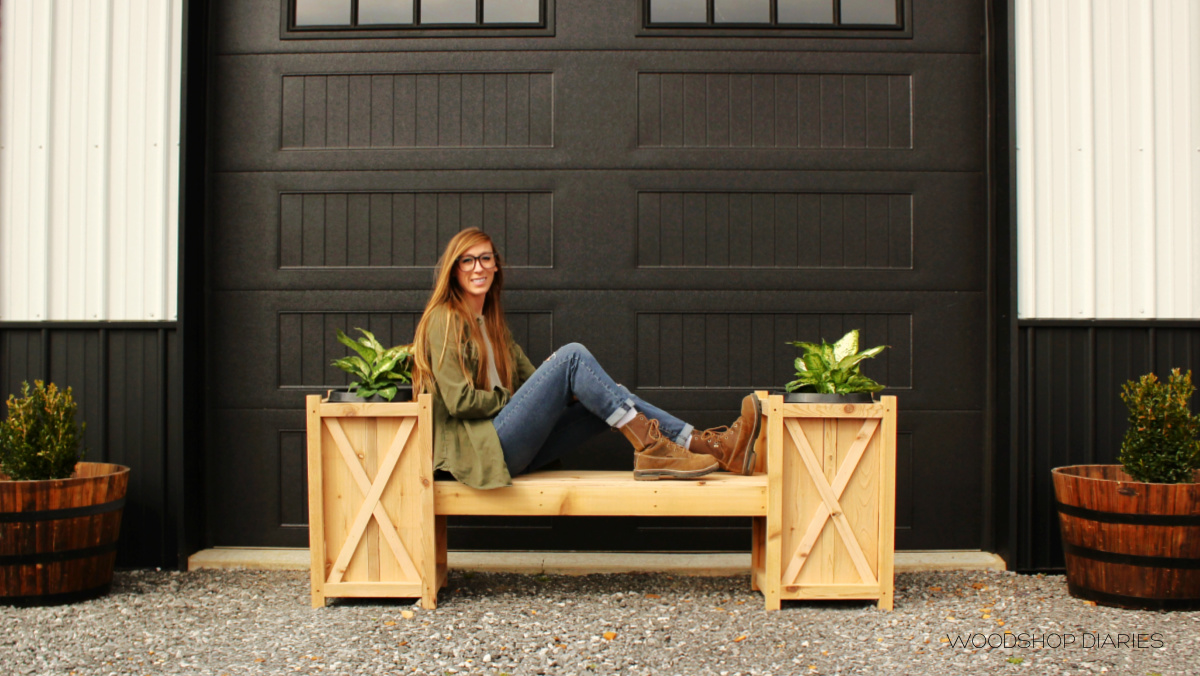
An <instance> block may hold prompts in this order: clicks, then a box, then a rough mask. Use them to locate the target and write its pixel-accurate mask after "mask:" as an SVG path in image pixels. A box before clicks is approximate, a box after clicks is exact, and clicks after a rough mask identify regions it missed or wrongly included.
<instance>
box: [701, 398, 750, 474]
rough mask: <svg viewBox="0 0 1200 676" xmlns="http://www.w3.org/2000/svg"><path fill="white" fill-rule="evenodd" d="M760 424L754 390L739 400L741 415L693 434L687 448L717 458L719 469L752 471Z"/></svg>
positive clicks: (746, 472) (743, 472) (736, 471)
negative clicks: (726, 424)
mask: <svg viewBox="0 0 1200 676" xmlns="http://www.w3.org/2000/svg"><path fill="white" fill-rule="evenodd" d="M761 425H762V404H761V403H759V401H758V397H756V396H754V395H753V394H751V395H749V396H748V397H746V398H745V399H743V400H742V416H741V417H740V418H738V419H737V420H735V421H733V424H732V425H730V426H728V427H724V426H722V427H714V428H712V429H709V430H704V431H703V432H700V433H699V434H693V435H692V442H691V444H689V445H688V450H689V451H691V452H692V453H706V454H708V455H711V456H712V457H714V458H716V459H717V462H718V463H720V464H721V469H723V470H725V471H726V472H733V473H734V474H753V473H754V464H755V462H754V461H755V459H756V456H755V453H754V440H755V439H757V438H758V430H759V428H760V427H761Z"/></svg>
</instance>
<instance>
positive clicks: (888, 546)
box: [877, 396, 897, 610]
mask: <svg viewBox="0 0 1200 676" xmlns="http://www.w3.org/2000/svg"><path fill="white" fill-rule="evenodd" d="M881 403H882V404H883V406H884V408H885V409H886V413H885V414H884V416H883V422H882V424H881V425H880V435H879V437H880V445H879V454H880V457H879V460H880V462H879V464H880V467H881V470H882V471H881V472H880V477H879V551H878V552H877V555H878V557H879V587H880V589H879V604H878V606H879V608H881V609H883V610H891V609H892V603H893V599H894V594H895V565H896V561H895V551H896V412H897V411H896V398H895V397H892V396H888V397H882V398H881Z"/></svg>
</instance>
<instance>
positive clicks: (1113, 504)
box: [1052, 465, 1200, 610]
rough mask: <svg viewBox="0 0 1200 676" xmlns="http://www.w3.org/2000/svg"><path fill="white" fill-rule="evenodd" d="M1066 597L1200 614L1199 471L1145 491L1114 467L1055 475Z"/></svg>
mask: <svg viewBox="0 0 1200 676" xmlns="http://www.w3.org/2000/svg"><path fill="white" fill-rule="evenodd" d="M1052 476H1053V478H1054V495H1055V498H1056V499H1057V501H1058V517H1059V526H1060V528H1061V532H1062V542H1063V554H1064V555H1065V557H1066V562H1067V590H1068V591H1069V592H1070V594H1071V596H1075V597H1077V598H1083V599H1090V600H1092V601H1095V602H1097V603H1101V604H1104V605H1109V606H1120V607H1123V608H1139V609H1146V610H1196V609H1200V472H1197V473H1196V476H1195V483H1190V484H1149V483H1142V482H1139V481H1136V480H1134V479H1133V477H1131V476H1129V475H1128V474H1126V473H1125V470H1123V469H1122V468H1121V466H1120V465H1072V466H1070V467H1059V468H1056V469H1055V470H1053V472H1052Z"/></svg>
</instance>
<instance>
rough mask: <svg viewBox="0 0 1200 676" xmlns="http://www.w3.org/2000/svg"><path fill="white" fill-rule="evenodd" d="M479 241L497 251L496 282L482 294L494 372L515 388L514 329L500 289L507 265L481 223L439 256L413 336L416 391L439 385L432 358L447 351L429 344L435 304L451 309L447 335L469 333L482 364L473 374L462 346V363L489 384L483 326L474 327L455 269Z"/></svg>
mask: <svg viewBox="0 0 1200 676" xmlns="http://www.w3.org/2000/svg"><path fill="white" fill-rule="evenodd" d="M480 244H488V245H490V246H491V247H492V252H493V253H495V255H496V272H495V276H494V277H493V278H492V288H490V289H488V292H487V296H486V297H484V300H483V326H484V329H486V330H487V332H488V338H489V339H490V340H491V342H492V348H493V352H494V353H495V356H496V373H497V374H498V375H499V376H500V384H501V385H503V386H504V387H505V388H507V389H509V390H511V389H512V374H513V371H514V370H515V367H514V365H513V359H512V352H511V350H510V349H509V345H510V344H511V343H512V335H511V334H510V333H509V331H508V322H506V321H505V319H504V307H503V306H502V305H501V304H500V291H501V289H503V288H504V266H502V265H501V264H500V252H498V251H496V245H495V244H494V243H493V242H492V238H491V237H488V236H487V233H485V232H483V231H482V230H480V229H479V228H467V229H466V230H463V231H461V232H459V233H458V234H457V235H455V236H454V237H452V238H451V239H450V243H449V244H447V245H446V250H445V251H444V252H442V257H441V259H440V260H438V265H437V279H436V281H435V283H434V285H433V294H432V295H430V297H429V302H428V303H427V304H426V305H425V312H424V314H422V315H421V321H420V323H418V324H417V331H416V334H415V336H414V337H413V391H414V392H418V393H420V392H426V391H428V392H432V391H433V388H434V386H435V385H436V381H435V380H434V377H433V364H434V361H433V360H434V359H437V362H438V363H439V364H440V363H441V361H442V359H444V358H445V356H446V346H445V345H441V346H435V345H430V344H429V324H430V322H431V321H432V315H433V314H434V312H433V311H434V310H435V309H437V308H446V310H448V312H446V313H445V315H446V319H445V321H446V341H447V342H449V341H451V340H459V339H460V336H463V335H464V334H466V339H467V340H468V341H470V343H471V344H472V345H474V347H475V354H477V355H479V366H478V368H477V369H476V371H475V373H473V374H472V373H469V372H468V371H467V365H466V362H465V361H464V360H463V358H462V357H463V355H462V351H459V360H458V364H459V367H460V368H462V371H463V374H464V375H466V376H467V379H468V380H470V381H472V382H473V383H474V384H475V387H476V389H486V387H487V385H486V383H487V372H488V356H487V350H485V349H484V347H483V341H482V339H481V337H480V336H479V332H478V331H476V330H474V329H475V326H476V324H475V317H474V316H473V315H472V313H471V311H470V309H468V307H467V302H466V299H465V293H464V292H463V290H462V288H461V287H459V285H458V276H457V275H456V274H455V271H456V270H457V269H458V259H460V258H462V257H463V256H464V255H465V254H466V252H467V250H468V249H470V248H471V247H474V246H478V245H480ZM434 348H437V349H438V354H437V355H436V356H435V355H434V354H433V353H432V350H433V349H434Z"/></svg>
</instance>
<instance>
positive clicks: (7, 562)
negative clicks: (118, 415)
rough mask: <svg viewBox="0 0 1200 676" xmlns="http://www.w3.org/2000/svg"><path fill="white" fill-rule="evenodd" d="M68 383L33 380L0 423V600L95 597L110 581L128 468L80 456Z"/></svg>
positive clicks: (40, 602) (11, 399)
mask: <svg viewBox="0 0 1200 676" xmlns="http://www.w3.org/2000/svg"><path fill="white" fill-rule="evenodd" d="M75 410H76V404H75V401H74V399H73V398H72V397H71V388H69V387H68V388H67V389H66V390H65V391H63V390H60V389H58V387H57V386H55V385H54V384H53V383H51V384H49V385H45V384H43V383H42V382H41V381H35V382H34V386H33V388H32V389H31V388H30V387H29V384H28V383H23V384H22V386H21V397H19V398H18V397H15V396H10V397H9V398H8V414H7V417H6V418H5V420H3V421H0V603H6V604H15V605H48V604H54V603H67V602H70V601H76V600H81V599H85V598H91V597H94V596H99V595H101V594H104V593H105V592H107V591H108V588H109V585H110V584H111V583H112V572H113V562H114V560H115V559H116V548H117V537H118V535H119V534H120V530H121V512H122V510H123V508H124V505H125V490H126V487H127V486H128V483H129V468H128V467H123V466H121V465H112V464H108V463H98V462H80V458H82V457H83V452H84V450H83V446H82V443H81V439H82V437H83V427H82V426H81V425H79V424H77V423H76V422H75Z"/></svg>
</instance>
